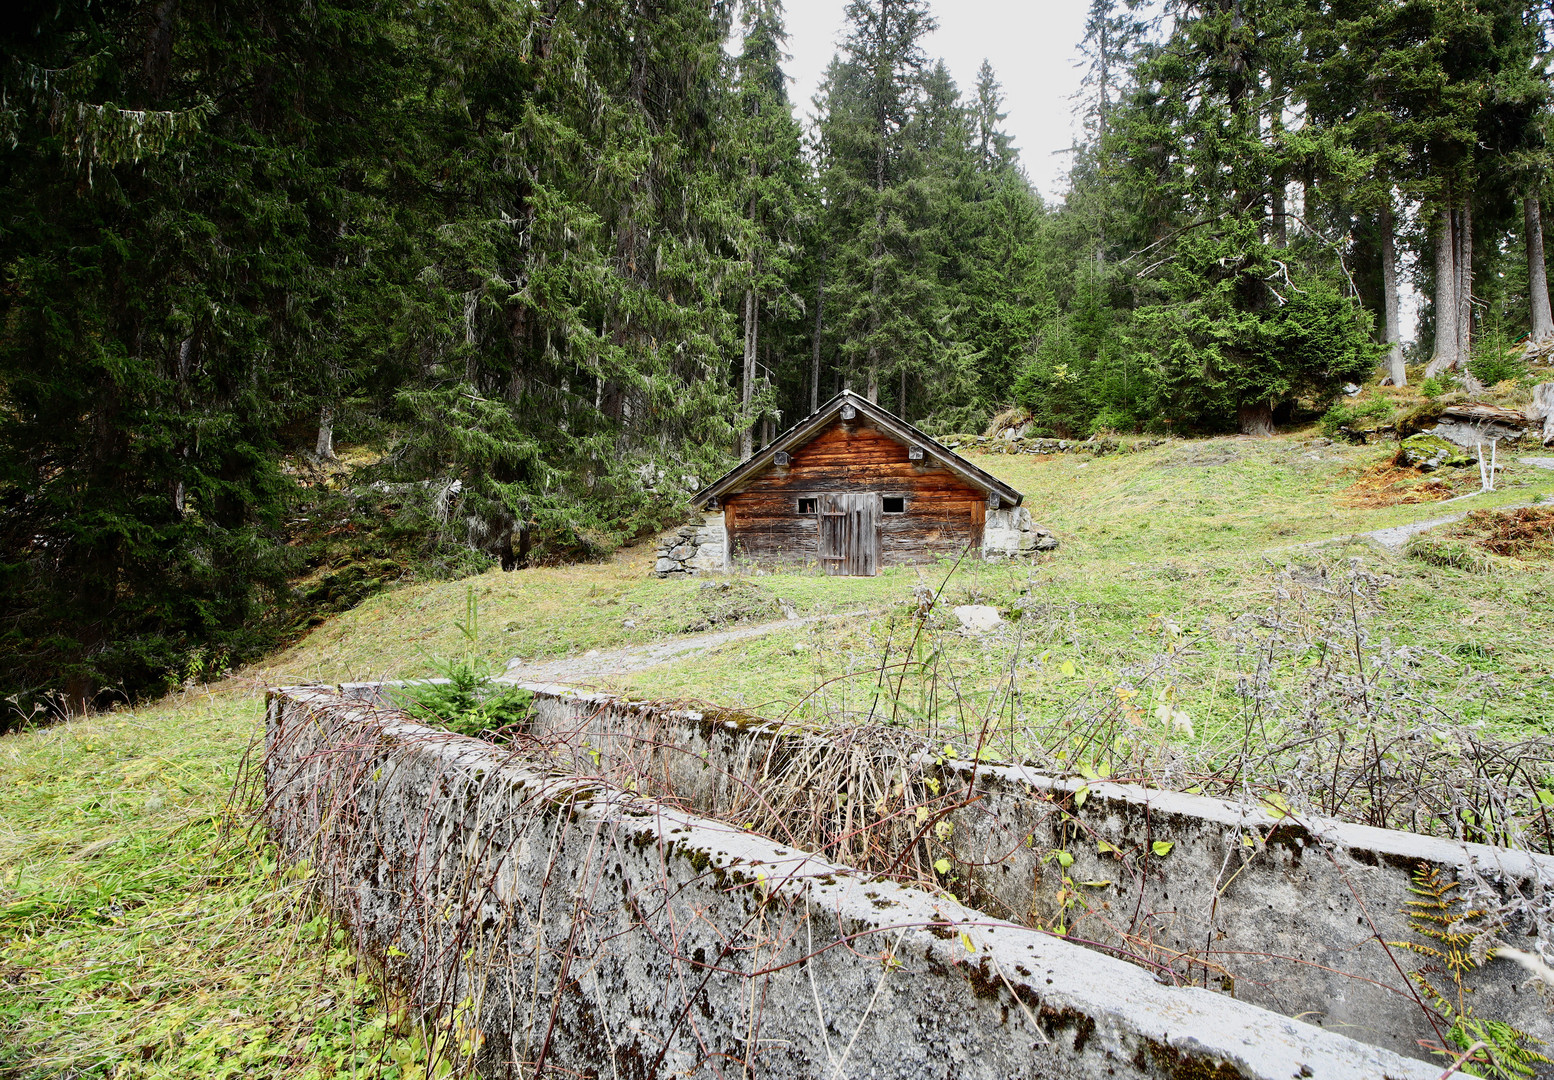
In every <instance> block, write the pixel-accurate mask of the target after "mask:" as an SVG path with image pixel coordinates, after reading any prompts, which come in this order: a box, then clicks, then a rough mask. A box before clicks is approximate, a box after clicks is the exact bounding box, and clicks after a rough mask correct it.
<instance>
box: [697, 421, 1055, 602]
mask: <svg viewBox="0 0 1554 1080" xmlns="http://www.w3.org/2000/svg"><path fill="white" fill-rule="evenodd" d="M1023 498H1024V496H1022V495H1021V494H1020V493H1019V492H1018V491H1016V490H1015V489H1014V488H1012V487H1010V486H1009V485H1008V484H1006V483H1004V482H1003V481H1002V480H999V479H998V478H997V477H995V476H993V475H992V474H990V473H988V472H985V471H984V470H982V469H979V468H977V467H976V466H975V465H973V464H971V462H969V461H967V460H966V459H965V458H962V457H961V456H960V455H959V454H956V453H955V452H954V451H953V450H950V449H949V448H948V447H946V446H942V445H940V444H939V443H938V442H935V441H934V440H933V439H931V438H929V437H928V436H927V435H925V434H923V433H922V432H921V431H919V430H917V428H915V427H913V426H912V425H911V424H909V423H907V422H906V421H905V420H902V419H901V418H900V417H897V416H893V415H892V414H891V413H889V412H888V411H886V410H885V409H882V408H880V407H879V406H878V405H876V404H874V403H872V402H870V401H868V400H867V399H865V398H862V397H859V396H857V395H856V394H853V393H851V392H849V391H844V392H842V393H841V394H838V395H837V396H836V397H835V398H833V399H831V401H829V402H827V403H826V405H825V406H823V407H822V408H821V409H820V410H819V411H818V412H816V413H815V415H813V416H811V417H808V418H807V419H805V420H803V421H802V422H800V423H799V424H796V425H795V426H794V427H792V428H790V429H789V430H788V431H786V432H784V433H783V434H782V435H780V436H778V437H777V439H776V441H775V442H773V443H772V444H771V445H769V446H767V447H766V448H765V449H764V450H762V451H761V452H760V453H758V454H756V455H755V456H754V457H752V458H751V459H750V460H749V461H746V462H744V463H743V464H741V465H740V466H739V467H738V468H736V469H734V470H732V471H731V472H729V473H728V474H727V475H725V476H723V477H722V478H721V479H719V480H717V481H716V482H714V483H712V484H710V485H708V486H707V487H705V488H703V489H702V490H701V491H700V492H698V493H697V494H696V496H695V504H696V505H697V506H698V507H700V508H702V509H704V510H706V511H708V512H709V525H710V524H711V522H712V517H711V515H712V514H715V513H717V512H719V511H721V513H722V522H721V525H722V527H723V528H722V531H723V532H724V533H725V536H724V537H723V538H722V539H723V540H724V547H723V550H722V552H720V553H719V554H720V555H721V556H722V558H723V560H724V565H728V563H729V562H731V561H734V560H740V559H743V560H747V561H752V562H756V563H795V562H796V563H815V562H818V563H819V564H820V566H821V567H822V568H823V569H824V570H825V571H826V573H829V574H838V575H863V576H872V575H874V574H875V573H877V572H878V571H879V568H880V567H882V566H900V565H904V564H910V563H919V562H924V561H927V560H931V559H934V558H936V557H938V556H940V555H952V556H953V555H959V554H961V553H963V552H966V551H968V550H970V551H972V552H973V553H974V554H978V555H980V554H981V553H982V551H983V550H984V541H985V539H986V537H985V535H984V533H985V530H986V528H987V526H988V524H989V521H988V515H989V513H990V512H993V513H995V514H998V515H1000V517H999V519H998V520H997V521H996V522H995V524H997V525H999V526H1000V527H1002V528H1004V529H1005V530H1007V528H1008V526H1009V525H1010V523H1011V521H1012V519H1010V516H1009V511H1012V510H1013V508H1015V507H1018V506H1019V505H1020V503H1021V501H1022V500H1023ZM1020 516H1021V518H1022V519H1023V520H1024V521H1026V522H1028V521H1029V517H1030V515H1029V514H1026V513H1025V512H1024V511H1020ZM1044 535H1046V534H1044ZM1027 546H1028V547H1034V546H1036V545H1035V544H1034V542H1033V543H1032V544H1030V545H1027Z"/></svg>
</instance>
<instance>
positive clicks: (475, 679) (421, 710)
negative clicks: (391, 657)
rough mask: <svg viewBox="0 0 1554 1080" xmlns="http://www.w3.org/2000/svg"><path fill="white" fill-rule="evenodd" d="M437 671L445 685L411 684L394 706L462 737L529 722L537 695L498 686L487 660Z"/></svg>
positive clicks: (448, 664) (449, 664)
mask: <svg viewBox="0 0 1554 1080" xmlns="http://www.w3.org/2000/svg"><path fill="white" fill-rule="evenodd" d="M436 667H437V673H438V674H439V675H441V676H442V677H443V678H444V679H445V680H447V681H446V682H425V683H412V684H410V685H408V686H405V687H402V688H401V689H400V690H399V691H398V692H397V693H396V694H395V695H394V697H395V704H397V705H398V706H399V707H400V708H401V709H404V710H405V712H407V713H409V714H410V715H411V716H413V717H415V718H416V719H417V720H420V721H421V722H422V723H425V724H432V725H435V726H437V727H443V728H447V729H448V730H449V731H452V732H456V733H457V734H459V735H481V734H485V733H487V732H497V731H501V730H502V729H503V728H507V727H511V726H512V725H514V724H521V723H523V722H524V721H526V720H527V719H528V717H529V709H530V707H531V706H532V705H533V703H534V695H533V694H532V693H530V692H529V691H528V690H524V689H521V688H519V687H516V686H511V685H509V684H506V683H499V682H497V681H496V678H495V673H494V672H493V671H492V670H491V666H490V664H488V663H487V662H486V661H485V660H483V659H480V658H479V657H472V656H466V657H463V658H461V659H458V660H447V661H440V662H438V663H437V665H436Z"/></svg>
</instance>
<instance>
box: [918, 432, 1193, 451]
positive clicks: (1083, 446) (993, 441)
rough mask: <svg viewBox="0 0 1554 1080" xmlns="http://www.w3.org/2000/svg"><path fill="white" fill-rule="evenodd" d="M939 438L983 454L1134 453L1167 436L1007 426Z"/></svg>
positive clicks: (955, 448) (1161, 442) (952, 445)
mask: <svg viewBox="0 0 1554 1080" xmlns="http://www.w3.org/2000/svg"><path fill="white" fill-rule="evenodd" d="M939 442H941V443H943V444H944V445H945V446H948V447H949V448H950V449H951V450H980V451H981V452H982V453H984V454H1080V453H1084V454H1094V455H1096V456H1097V457H1099V456H1101V455H1102V454H1131V453H1135V452H1137V451H1140V450H1148V449H1150V448H1151V447H1155V446H1163V445H1165V440H1164V439H1136V440H1129V441H1127V442H1124V441H1123V440H1121V439H1115V438H1112V437H1111V436H1109V435H1092V436H1091V437H1090V438H1088V439H1044V438H1034V437H1029V436H1025V435H1021V434H1020V429H1017V428H1005V429H1004V431H1003V433H1002V434H999V435H945V436H944V437H942V438H941V439H940V440H939Z"/></svg>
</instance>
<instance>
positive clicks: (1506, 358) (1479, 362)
mask: <svg viewBox="0 0 1554 1080" xmlns="http://www.w3.org/2000/svg"><path fill="white" fill-rule="evenodd" d="M1468 370H1469V371H1471V372H1473V374H1474V376H1475V377H1476V378H1477V379H1478V380H1479V381H1480V382H1482V383H1483V384H1484V385H1486V386H1493V385H1495V384H1496V383H1499V382H1505V381H1506V380H1507V379H1520V378H1521V377H1522V376H1523V375H1526V374H1527V361H1526V359H1525V358H1524V357H1523V356H1522V351H1521V349H1519V348H1517V347H1515V346H1507V344H1506V342H1505V338H1504V337H1502V336H1501V335H1499V334H1494V335H1489V336H1486V337H1485V338H1484V339H1483V341H1482V344H1481V345H1479V347H1478V348H1475V349H1474V350H1473V358H1472V359H1471V360H1469V361H1468Z"/></svg>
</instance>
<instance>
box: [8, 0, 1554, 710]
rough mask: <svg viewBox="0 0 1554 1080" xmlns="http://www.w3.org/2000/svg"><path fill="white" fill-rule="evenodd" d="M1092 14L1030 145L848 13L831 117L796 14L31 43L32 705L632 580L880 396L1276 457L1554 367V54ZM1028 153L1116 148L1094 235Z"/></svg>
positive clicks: (1359, 28)
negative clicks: (797, 436)
mask: <svg viewBox="0 0 1554 1080" xmlns="http://www.w3.org/2000/svg"><path fill="white" fill-rule="evenodd" d="M1071 2H1073V3H1083V2H1085V0H1071ZM1088 11H1089V15H1088V22H1087V27H1086V36H1085V38H1084V41H1083V42H1082V44H1081V45H1080V48H1081V53H1082V56H1083V57H1084V63H1085V65H1086V67H1085V82H1084V88H1085V89H1084V92H1083V94H1082V95H1081V97H1080V98H1079V99H1078V100H1074V101H1044V102H1017V103H1012V102H1009V101H1007V100H1006V98H1005V95H1004V93H1003V91H1002V89H1001V87H1000V81H999V73H998V72H997V71H995V70H993V68H992V67H991V66H990V65H988V64H986V63H984V64H983V66H982V69H981V71H980V72H979V73H978V75H977V78H976V81H975V84H974V85H957V84H956V82H955V81H954V80H953V79H952V78H951V76H950V73H949V69H948V68H947V66H946V65H945V64H944V63H943V62H940V61H938V60H936V58H935V57H934V56H933V55H931V54H930V52H929V51H928V49H927V47H926V44H925V37H926V35H928V34H929V32H930V31H931V30H932V29H933V27H934V26H935V14H934V11H933V10H932V8H931V6H930V4H929V2H928V0H852V2H851V3H850V4H849V5H848V6H847V27H848V28H847V30H846V33H845V36H844V37H843V38H842V39H841V40H840V41H839V42H838V45H837V52H836V55H835V58H834V60H833V61H832V62H831V64H830V66H829V68H828V69H827V71H826V73H825V77H824V79H823V82H822V83H821V87H820V91H819V93H818V94H817V95H816V97H815V99H814V100H813V101H812V102H810V101H796V100H793V97H792V95H791V93H790V89H789V79H788V78H787V75H786V74H785V71H784V64H785V63H786V62H787V61H788V53H787V44H786V43H787V40H788V31H787V27H786V26H785V14H784V10H783V6H782V3H781V0H737V2H736V0H592V2H588V3H583V2H580V0H506V2H500V3H499V2H493V0H417V2H415V3H409V2H399V0H223V2H215V0H134V2H130V0H90V2H89V0H64V2H59V0H51V2H48V3H44V2H41V0H13V2H11V3H7V4H4V5H0V658H3V660H0V697H7V696H8V697H9V698H10V700H11V703H12V706H14V707H15V708H17V709H20V710H22V711H25V709H26V708H27V707H29V706H28V705H27V703H28V702H31V701H36V700H42V699H44V698H46V697H49V696H51V695H52V696H53V697H55V698H58V699H59V700H62V701H64V702H66V703H67V704H72V705H74V706H77V707H79V706H85V705H90V704H93V703H99V704H100V703H102V702H103V701H105V700H107V699H108V698H110V697H112V696H113V695H123V696H128V697H132V698H133V697H136V696H139V695H143V694H146V693H150V692H154V691H158V690H160V689H162V688H164V687H165V686H166V685H168V684H169V681H171V682H172V683H173V684H176V683H177V682H178V681H180V680H182V679H183V678H185V677H188V676H189V675H191V674H192V675H200V674H203V673H205V672H206V671H209V670H214V669H216V668H219V667H224V666H227V665H229V664H233V663H236V662H240V661H243V660H245V659H248V658H252V657H254V656H257V655H259V654H261V653H263V652H264V651H265V650H268V649H270V648H273V647H274V646H275V645H276V644H277V643H278V642H281V641H283V640H286V639H287V638H288V637H289V636H294V635H295V634H296V633H298V632H299V631H300V630H301V629H305V628H306V626H307V625H309V620H310V619H316V618H317V617H318V612H320V611H327V610H339V609H340V608H341V607H344V606H348V605H349V604H350V603H352V602H354V601H355V600H356V599H360V598H361V596H363V595H366V594H367V593H369V592H371V591H372V590H374V589H376V588H380V587H383V586H384V585H386V584H387V583H388V582H389V580H391V579H393V578H394V577H395V576H396V575H402V574H404V573H405V572H406V568H407V567H410V568H413V570H414V572H415V573H417V574H419V575H421V576H423V577H425V576H435V575H446V576H452V575H456V574H461V573H466V572H469V571H471V570H474V569H480V568H484V567H485V566H488V565H490V564H491V563H492V562H493V561H500V562H501V563H502V564H503V565H504V566H505V567H513V566H517V565H523V564H526V563H531V562H545V561H557V560H572V559H586V558H590V557H598V556H600V555H603V554H606V553H609V552H610V551H612V550H614V549H615V548H617V547H619V546H620V545H622V544H624V543H627V542H630V541H632V540H635V539H638V538H641V537H644V536H647V535H650V534H651V533H653V532H655V531H657V530H659V529H662V528H664V527H667V526H669V525H673V524H676V523H678V522H679V521H681V520H683V515H684V514H685V512H686V507H687V501H686V500H687V496H688V494H689V493H691V492H693V491H695V490H696V489H697V488H698V487H699V486H700V485H702V484H704V483H706V482H707V481H709V480H710V479H712V478H714V477H716V476H717V475H719V474H720V473H722V472H723V471H724V470H725V469H727V468H728V467H729V466H730V465H731V464H733V463H734V462H737V461H738V460H739V459H740V458H741V457H742V456H749V455H750V454H751V453H752V451H754V450H756V449H759V447H760V446H762V445H763V444H764V443H765V442H768V441H770V440H771V439H772V438H773V437H774V436H775V434H776V433H778V432H780V431H782V430H783V429H785V428H787V427H788V426H790V425H791V424H792V423H794V422H795V421H797V420H799V419H801V418H803V417H804V416H806V415H808V414H809V412H810V411H811V410H812V409H814V408H815V406H816V405H817V403H820V402H823V401H825V400H827V399H829V398H830V397H832V396H833V395H834V394H835V393H837V392H838V391H839V390H840V389H842V388H844V387H846V388H851V389H853V390H855V391H857V392H859V393H865V394H867V396H868V397H869V398H871V399H873V400H876V401H878V402H879V404H881V405H883V406H884V407H885V408H887V409H890V410H891V411H893V412H895V413H897V414H899V415H901V416H903V417H905V418H906V419H908V420H909V421H911V422H912V423H914V424H917V425H919V426H921V427H922V428H923V429H924V430H926V431H928V432H929V433H931V434H949V433H956V432H980V431H982V430H983V429H985V428H986V427H987V426H988V424H989V422H990V420H991V419H992V418H993V417H994V416H995V415H997V414H999V413H1001V412H1003V411H1005V410H1008V409H1019V410H1023V411H1024V413H1025V414H1027V415H1028V417H1029V423H1030V424H1031V425H1032V427H1031V429H1030V430H1032V431H1033V432H1036V433H1039V434H1045V435H1052V436H1057V437H1062V438H1084V437H1086V436H1088V435H1090V434H1092V433H1096V432H1122V433H1133V432H1151V433H1160V434H1177V435H1194V434H1211V433H1225V432H1241V433H1244V434H1248V435H1257V434H1264V433H1268V432H1271V431H1273V430H1274V428H1275V426H1277V425H1283V424H1287V423H1289V422H1291V421H1292V420H1293V419H1296V418H1299V417H1305V418H1307V419H1310V418H1312V417H1314V416H1316V415H1319V414H1321V413H1322V412H1324V411H1325V410H1327V409H1328V408H1329V407H1330V406H1331V405H1332V404H1333V402H1334V400H1335V399H1336V398H1337V396H1338V394H1339V393H1340V389H1341V388H1342V387H1343V386H1344V385H1345V384H1348V383H1356V384H1366V383H1370V384H1374V383H1376V382H1377V381H1379V380H1382V379H1390V380H1392V382H1393V383H1394V384H1403V383H1406V382H1418V381H1420V380H1423V379H1427V378H1429V379H1442V378H1456V379H1459V380H1467V381H1480V382H1483V383H1494V382H1496V381H1498V380H1499V379H1501V378H1503V377H1504V376H1505V374H1506V371H1505V370H1504V369H1505V367H1506V365H1507V364H1508V363H1509V361H1508V360H1507V359H1506V356H1507V355H1508V353H1507V345H1508V344H1511V343H1515V342H1517V341H1518V340H1520V339H1523V338H1527V337H1532V338H1544V337H1548V336H1550V335H1551V334H1554V317H1551V313H1550V304H1549V294H1548V285H1547V281H1546V276H1545V269H1544V265H1545V264H1544V248H1545V229H1546V227H1547V226H1546V225H1545V223H1544V215H1543V212H1542V207H1541V192H1542V184H1543V180H1544V178H1545V176H1546V174H1547V173H1548V172H1549V171H1550V163H1551V153H1550V148H1549V145H1548V141H1547V138H1546V136H1547V129H1548V126H1549V118H1550V85H1549V72H1548V62H1549V48H1550V34H1549V31H1550V27H1551V24H1554V12H1551V8H1550V5H1548V4H1546V3H1543V2H1542V0H1539V2H1536V3H1535V2H1532V0H1164V2H1157V3H1152V4H1151V3H1146V2H1144V0H1089V2H1088ZM990 32H992V31H990ZM1014 108H1021V109H1050V110H1069V109H1073V110H1078V111H1079V112H1080V114H1081V115H1082V117H1083V129H1082V130H1083V137H1082V139H1081V140H1080V141H1079V144H1078V145H1077V146H1076V147H1075V148H1074V151H1073V153H1072V155H1071V159H1070V160H1071V171H1070V174H1069V180H1068V188H1067V191H1066V193H1065V194H1064V196H1063V197H1062V198H1061V199H1051V198H1045V199H1044V198H1043V197H1042V196H1041V195H1040V194H1039V193H1038V192H1037V190H1036V189H1035V187H1034V186H1033V184H1032V183H1031V181H1030V180H1029V178H1028V176H1027V174H1026V171H1025V169H1024V167H1023V166H1022V162H1021V158H1020V155H1019V152H1018V148H1017V147H1016V146H1015V145H1014V140H1013V139H1012V138H1011V136H1010V135H1009V133H1008V129H1007V123H1006V122H1007V116H1008V114H1009V112H1010V110H1011V109H1014ZM1410 297H1416V298H1417V307H1418V312H1417V316H1418V318H1417V323H1418V325H1417V333H1416V334H1415V335H1414V336H1413V338H1414V339H1413V340H1410V341H1408V342H1407V343H1406V344H1405V342H1404V340H1403V332H1402V329H1401V328H1402V326H1403V316H1402V314H1401V312H1402V310H1403V308H1404V306H1405V303H1406V302H1408V298H1410ZM320 560H323V561H325V562H328V561H329V560H335V561H336V562H338V563H339V565H341V566H342V567H343V566H346V565H347V564H349V567H350V568H351V572H350V573H349V574H346V573H344V572H343V571H342V572H341V573H338V574H335V575H333V577H331V576H330V575H324V576H323V577H322V578H320V577H319V576H318V575H314V576H313V577H312V578H311V579H310V581H312V584H310V585H309V586H308V587H307V588H306V589H301V588H299V587H297V585H296V584H295V583H296V582H297V581H298V580H300V579H301V578H302V577H303V576H304V571H306V570H307V569H308V568H309V567H310V566H312V567H314V568H316V567H317V566H318V564H319V561H320ZM4 726H5V724H4V723H3V722H0V730H3V728H4Z"/></svg>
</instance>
